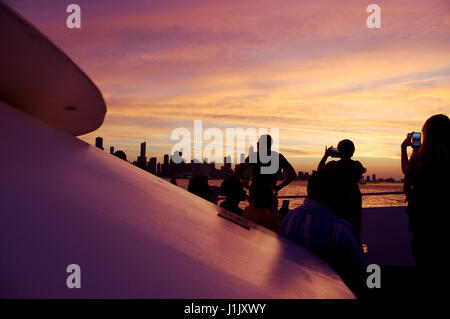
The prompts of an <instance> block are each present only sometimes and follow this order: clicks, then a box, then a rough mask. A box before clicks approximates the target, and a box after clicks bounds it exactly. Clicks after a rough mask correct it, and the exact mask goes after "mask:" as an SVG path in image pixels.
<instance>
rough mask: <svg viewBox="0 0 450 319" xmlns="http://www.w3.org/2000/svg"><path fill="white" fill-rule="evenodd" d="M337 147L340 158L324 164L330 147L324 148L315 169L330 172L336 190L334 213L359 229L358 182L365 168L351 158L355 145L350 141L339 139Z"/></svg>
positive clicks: (360, 212) (359, 192)
mask: <svg viewBox="0 0 450 319" xmlns="http://www.w3.org/2000/svg"><path fill="white" fill-rule="evenodd" d="M337 149H338V151H339V157H340V160H338V161H331V162H328V163H327V164H325V163H326V161H327V159H328V157H329V156H331V152H332V147H329V148H325V154H324V156H323V158H322V160H321V161H320V163H319V166H318V168H317V169H318V170H319V171H326V172H329V173H330V174H331V178H332V183H333V184H334V185H335V190H336V203H335V207H336V215H337V216H339V217H340V218H342V219H344V220H346V221H348V222H350V223H351V224H352V225H353V226H354V227H355V228H356V229H357V230H358V231H361V216H362V196H361V191H360V190H359V185H358V182H359V181H360V180H361V176H362V174H364V173H365V172H366V169H365V168H364V167H363V166H362V164H361V163H360V162H358V161H354V160H352V156H353V153H354V152H355V145H354V144H353V142H352V141H350V140H342V141H340V142H339V144H338V147H337Z"/></svg>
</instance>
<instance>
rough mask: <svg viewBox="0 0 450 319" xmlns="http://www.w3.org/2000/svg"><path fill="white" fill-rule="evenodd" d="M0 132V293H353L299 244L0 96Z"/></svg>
mask: <svg viewBox="0 0 450 319" xmlns="http://www.w3.org/2000/svg"><path fill="white" fill-rule="evenodd" d="M0 134H1V136H2V139H1V145H0V148H1V149H2V151H3V156H1V157H0V169H1V176H2V178H1V179H0V185H1V192H0V197H1V199H0V214H1V215H0V256H1V258H0V283H1V284H0V297H2V298H5V297H7V298H13V297H19V298H47V297H49V298H54V297H58V298H61V297H62V298H71V297H76V298H92V297H101V298H104V297H113V298H133V297H139V298H353V297H354V295H353V294H352V292H351V291H350V290H349V289H348V288H347V287H346V286H345V284H344V283H343V282H342V281H341V279H340V278H339V277H338V276H337V275H336V274H335V272H334V271H333V270H332V269H331V268H330V267H329V266H328V265H327V264H325V263H324V262H323V261H322V260H321V259H319V258H318V257H316V256H314V255H313V254H312V253H310V252H308V251H307V250H306V249H305V248H303V247H300V246H299V245H297V244H295V243H294V242H291V241H289V240H287V239H285V238H282V237H280V236H277V235H276V234H274V233H272V232H270V231H268V230H265V229H263V228H261V227H259V228H258V227H256V226H254V225H252V227H251V229H250V230H246V229H244V228H242V227H240V226H238V225H236V224H233V223H231V222H229V221H227V220H225V219H223V218H220V217H218V216H217V206H215V205H213V204H211V203H209V202H206V201H204V200H203V199H200V198H198V197H196V196H194V195H192V194H190V193H188V192H186V191H184V190H183V189H181V188H178V187H176V186H174V185H172V184H170V183H167V182H165V181H163V180H161V179H159V178H157V177H155V176H153V175H151V174H149V173H147V172H145V171H142V170H140V169H138V168H136V167H134V166H132V165H131V164H129V163H126V162H124V161H122V160H120V159H118V158H115V157H113V156H111V155H109V154H108V153H106V152H103V151H101V150H99V149H96V148H95V147H93V146H91V145H88V144H87V143H85V142H83V141H81V140H78V139H76V138H74V137H73V136H71V135H69V134H66V133H64V132H61V131H59V130H57V129H55V128H53V127H50V126H48V125H46V124H45V123H43V122H41V121H38V120H36V119H34V118H32V117H31V116H29V115H28V114H25V113H23V112H21V111H20V110H18V109H15V108H13V107H10V106H8V105H6V104H5V103H1V102H0ZM69 264H79V265H80V267H81V288H80V289H76V288H75V289H68V288H67V287H66V278H67V276H68V274H67V273H66V267H67V265H69Z"/></svg>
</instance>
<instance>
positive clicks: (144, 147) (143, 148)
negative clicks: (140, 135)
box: [137, 142, 147, 168]
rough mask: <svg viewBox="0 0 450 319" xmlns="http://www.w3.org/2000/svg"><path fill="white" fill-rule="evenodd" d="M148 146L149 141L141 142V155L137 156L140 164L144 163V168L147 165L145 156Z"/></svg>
mask: <svg viewBox="0 0 450 319" xmlns="http://www.w3.org/2000/svg"><path fill="white" fill-rule="evenodd" d="M146 148H147V143H145V142H143V143H141V155H140V156H138V158H137V162H138V163H139V165H142V167H144V168H145V167H146V166H147V157H146V156H145V153H146Z"/></svg>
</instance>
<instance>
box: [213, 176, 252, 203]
mask: <svg viewBox="0 0 450 319" xmlns="http://www.w3.org/2000/svg"><path fill="white" fill-rule="evenodd" d="M220 191H221V192H222V194H224V195H225V196H226V197H227V199H232V200H237V201H241V200H245V198H246V197H247V194H246V193H245V190H244V187H243V185H242V182H241V181H240V180H239V178H237V177H235V176H232V177H229V178H227V179H225V180H224V181H223V182H222V184H221V185H220Z"/></svg>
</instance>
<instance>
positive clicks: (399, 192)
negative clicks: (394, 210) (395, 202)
mask: <svg viewBox="0 0 450 319" xmlns="http://www.w3.org/2000/svg"><path fill="white" fill-rule="evenodd" d="M401 194H403V192H402V191H396V192H378V193H362V194H361V195H362V196H385V195H401ZM306 197H307V195H278V199H283V198H285V199H287V198H306ZM221 199H225V197H224V196H219V200H221Z"/></svg>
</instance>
